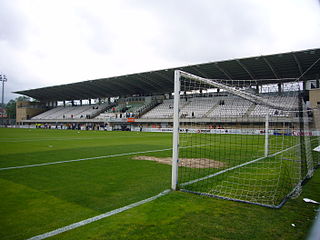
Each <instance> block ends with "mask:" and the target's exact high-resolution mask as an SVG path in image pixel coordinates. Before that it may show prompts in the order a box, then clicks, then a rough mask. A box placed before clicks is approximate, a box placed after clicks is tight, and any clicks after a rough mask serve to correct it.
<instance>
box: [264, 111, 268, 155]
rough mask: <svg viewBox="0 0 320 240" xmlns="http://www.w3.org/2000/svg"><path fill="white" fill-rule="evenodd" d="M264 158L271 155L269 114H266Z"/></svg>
mask: <svg viewBox="0 0 320 240" xmlns="http://www.w3.org/2000/svg"><path fill="white" fill-rule="evenodd" d="M264 141H265V142H264V156H265V157H268V155H269V113H267V114H266V122H265V140H264Z"/></svg>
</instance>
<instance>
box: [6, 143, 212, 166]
mask: <svg viewBox="0 0 320 240" xmlns="http://www.w3.org/2000/svg"><path fill="white" fill-rule="evenodd" d="M208 145H212V144H203V145H195V146H184V147H180V148H190V147H203V146H208ZM170 150H172V148H164V149H157V150H149V151H142V152H130V153H118V154H112V155H105V156H98V157H89V158H79V159H73V160H65V161H58V162H46V163H37V164H30V165H21V166H13V167H4V168H0V171H5V170H11V169H20V168H31V167H41V166H48V165H55V164H62V163H69V162H80V161H88V160H95V159H101V158H113V157H122V156H129V155H136V154H142V153H153V152H164V151H170Z"/></svg>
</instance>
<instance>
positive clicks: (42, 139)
mask: <svg viewBox="0 0 320 240" xmlns="http://www.w3.org/2000/svg"><path fill="white" fill-rule="evenodd" d="M88 139H97V138H38V139H26V140H13V141H12V140H4V141H3V139H0V143H20V142H39V141H68V140H88Z"/></svg>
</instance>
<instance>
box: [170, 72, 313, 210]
mask: <svg viewBox="0 0 320 240" xmlns="http://www.w3.org/2000/svg"><path fill="white" fill-rule="evenodd" d="M301 87H302V86H301V83H300V82H299V81H297V80H295V79H281V80H279V79H276V80H273V79H264V80H216V79H214V80H213V79H207V78H203V77H199V76H196V75H194V74H191V73H186V72H182V71H179V70H176V71H175V87H174V117H173V118H174V124H173V157H172V161H173V162H172V189H174V190H180V191H184V192H190V193H196V194H201V195H208V196H213V197H218V198H222V199H228V200H234V201H240V202H246V203H252V204H256V205H262V206H267V207H273V208H279V207H281V206H282V205H283V204H284V203H285V201H286V200H287V199H288V198H290V197H294V196H297V195H298V194H299V193H300V191H301V185H302V184H303V182H304V180H305V179H306V178H310V177H311V176H312V174H313V171H314V168H315V165H316V164H315V163H314V162H313V160H312V146H313V144H312V142H314V141H316V142H317V143H318V141H319V138H318V137H313V135H314V134H313V132H312V130H311V129H310V126H312V114H310V109H308V108H307V105H306V101H305V96H304V94H303V92H302V91H301Z"/></svg>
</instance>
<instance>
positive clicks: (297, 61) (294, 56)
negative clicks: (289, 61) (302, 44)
mask: <svg viewBox="0 0 320 240" xmlns="http://www.w3.org/2000/svg"><path fill="white" fill-rule="evenodd" d="M292 56H293V58H294V60H295V61H296V63H297V65H298V68H299V72H300V76H301V75H302V74H303V71H302V67H301V64H300V61H299V60H298V58H297V56H296V55H295V54H294V53H292Z"/></svg>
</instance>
